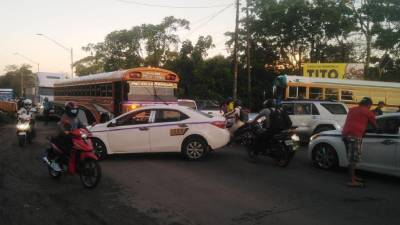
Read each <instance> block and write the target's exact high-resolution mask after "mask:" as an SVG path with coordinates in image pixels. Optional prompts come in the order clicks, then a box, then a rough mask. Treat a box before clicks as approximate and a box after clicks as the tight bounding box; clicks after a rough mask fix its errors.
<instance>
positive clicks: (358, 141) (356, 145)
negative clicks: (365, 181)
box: [343, 137, 362, 163]
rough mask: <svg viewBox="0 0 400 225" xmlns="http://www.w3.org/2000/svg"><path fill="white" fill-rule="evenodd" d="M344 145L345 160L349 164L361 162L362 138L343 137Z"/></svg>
mask: <svg viewBox="0 0 400 225" xmlns="http://www.w3.org/2000/svg"><path fill="white" fill-rule="evenodd" d="M343 141H344V144H345V145H346V151H347V160H348V161H349V163H358V162H360V161H361V145H362V138H358V137H343Z"/></svg>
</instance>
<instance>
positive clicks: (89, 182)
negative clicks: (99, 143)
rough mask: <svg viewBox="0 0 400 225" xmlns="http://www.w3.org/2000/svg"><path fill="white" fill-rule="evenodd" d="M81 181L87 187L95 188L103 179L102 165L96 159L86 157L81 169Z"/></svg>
mask: <svg viewBox="0 0 400 225" xmlns="http://www.w3.org/2000/svg"><path fill="white" fill-rule="evenodd" d="M79 176H80V179H81V183H82V185H83V186H84V187H85V188H95V187H96V186H97V185H98V184H99V182H100V179H101V167H100V165H99V163H98V162H97V161H96V160H94V159H86V160H85V161H83V162H82V164H81V166H80V170H79Z"/></svg>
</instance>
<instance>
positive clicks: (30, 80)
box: [0, 64, 35, 97]
mask: <svg viewBox="0 0 400 225" xmlns="http://www.w3.org/2000/svg"><path fill="white" fill-rule="evenodd" d="M5 70H6V74H5V75H3V76H0V88H12V89H13V90H14V94H15V95H16V96H19V97H21V96H22V95H21V93H23V91H22V90H21V82H22V81H23V83H22V85H23V88H26V87H32V86H34V85H35V77H34V74H33V73H32V70H31V66H30V65H27V64H23V65H21V66H17V65H8V66H6V69H5Z"/></svg>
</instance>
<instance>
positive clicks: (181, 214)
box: [0, 127, 400, 225]
mask: <svg viewBox="0 0 400 225" xmlns="http://www.w3.org/2000/svg"><path fill="white" fill-rule="evenodd" d="M39 128H40V129H39V137H38V139H37V140H36V143H34V144H33V145H32V149H29V150H27V149H26V150H25V149H24V150H21V149H19V148H18V147H16V146H17V145H16V140H15V137H14V136H13V135H14V134H13V132H14V131H13V130H12V128H10V127H3V128H1V130H0V131H1V133H0V141H1V143H2V148H1V151H0V157H3V158H2V159H1V162H2V165H3V173H0V221H8V222H10V221H11V222H12V220H13V219H15V220H18V221H19V222H27V221H28V223H24V224H35V223H32V218H36V217H38V218H42V219H43V220H42V221H43V223H42V224H67V222H68V223H69V224H71V223H72V224H166V225H179V224H181V225H191V224H205V225H213V224H218V225H222V224H229V225H230V224H232V225H247V224H248V225H250V224H251V225H253V224H279V225H284V224H304V225H313V224H316V225H322V224H323V225H325V224H327V225H328V224H332V225H337V224H352V225H357V224H360V225H361V224H362V225H366V224H393V225H394V224H398V218H399V216H398V215H399V214H400V208H399V207H398V205H399V203H400V201H399V200H400V192H399V186H400V179H397V178H391V177H386V176H382V175H376V174H371V173H364V177H365V178H366V179H367V182H368V183H367V185H368V186H367V188H365V189H351V188H348V187H346V186H345V183H346V171H345V170H338V171H334V172H327V171H322V170H319V169H315V168H312V167H311V166H310V163H309V161H308V160H307V157H306V152H305V150H304V149H303V150H300V151H299V152H298V153H297V155H296V156H295V159H294V161H293V162H292V164H290V165H289V167H287V168H278V167H275V166H274V165H273V162H272V160H270V159H265V160H262V161H261V162H259V163H257V164H253V163H250V162H248V161H247V158H246V154H245V152H244V149H242V148H240V147H227V148H224V149H221V150H219V151H215V152H213V153H212V154H211V155H210V156H209V157H208V158H207V159H206V160H204V161H201V162H188V161H185V160H182V159H181V157H180V156H179V155H176V154H141V155H123V156H113V157H110V158H109V159H107V160H105V161H103V162H102V163H101V165H102V168H103V173H104V174H103V175H104V180H103V181H102V183H101V184H100V186H99V187H98V188H97V189H96V190H94V191H87V190H82V188H81V187H80V183H79V179H78V177H65V178H63V179H62V180H61V181H60V182H54V181H51V180H49V178H48V177H47V174H46V171H45V170H44V169H43V166H42V165H41V164H40V160H39V156H40V153H41V149H42V148H43V146H44V145H45V142H44V141H43V139H44V136H45V135H46V132H44V130H43V129H42V128H41V127H39ZM48 133H49V131H48V132H47V134H48ZM10 160H11V161H10ZM22 162H24V163H29V165H23V166H22V168H19V167H20V166H21V165H22V164H21V163H22ZM4 168H5V169H4ZM0 169H1V167H0ZM13 169H15V172H13ZM0 171H1V170H0ZM4 171H6V172H4ZM7 171H8V172H12V173H11V174H8V172H7ZM2 174H3V179H2V176H1V175H2ZM13 182H14V183H16V184H13ZM13 188H16V190H17V191H13ZM4 190H5V191H4ZM46 192H49V193H50V194H49V195H48V196H46V195H45V194H44V193H46ZM4 193H8V194H14V195H18V198H17V199H14V198H13V197H11V196H10V195H7V196H5V195H4ZM32 196H33V197H32ZM41 198H43V200H42V199H41ZM25 199H27V201H28V203H27V204H28V207H27V208H26V207H25V206H26V205H24V204H25V203H24V202H26V201H25ZM35 207H39V210H37V211H35V210H34V209H32V208H35ZM20 208H22V210H21V211H18V212H16V210H17V209H20ZM63 208H66V209H67V210H66V211H65V212H63ZM47 210H48V211H50V212H51V214H50V215H52V216H51V217H50V218H46V217H45V215H42V214H41V212H44V211H47ZM35 212H36V213H35ZM53 213H54V214H53ZM18 215H22V216H20V217H18ZM4 218H5V219H7V220H4ZM72 218H74V219H72ZM29 222H30V223H29ZM6 224H13V223H6ZM14 224H18V223H14ZM21 224H22V223H21Z"/></svg>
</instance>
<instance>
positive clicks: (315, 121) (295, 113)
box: [282, 100, 348, 140]
mask: <svg viewBox="0 0 400 225" xmlns="http://www.w3.org/2000/svg"><path fill="white" fill-rule="evenodd" d="M282 106H283V107H284V108H285V109H286V111H287V112H288V114H289V116H290V119H291V120H292V123H293V126H296V127H297V128H296V133H297V134H298V135H299V136H300V137H301V139H302V140H308V138H309V137H310V136H311V135H313V134H316V133H319V132H322V131H326V130H340V129H341V127H342V126H343V124H344V122H345V120H346V116H347V112H348V108H347V106H346V105H345V104H343V103H340V102H332V101H312V100H293V101H283V102H282Z"/></svg>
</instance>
